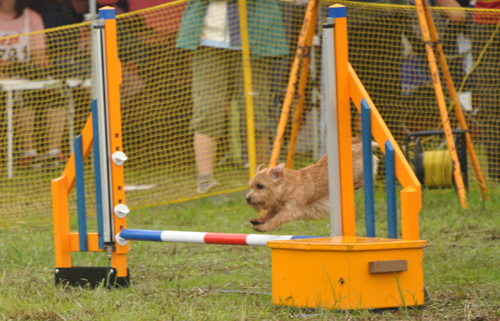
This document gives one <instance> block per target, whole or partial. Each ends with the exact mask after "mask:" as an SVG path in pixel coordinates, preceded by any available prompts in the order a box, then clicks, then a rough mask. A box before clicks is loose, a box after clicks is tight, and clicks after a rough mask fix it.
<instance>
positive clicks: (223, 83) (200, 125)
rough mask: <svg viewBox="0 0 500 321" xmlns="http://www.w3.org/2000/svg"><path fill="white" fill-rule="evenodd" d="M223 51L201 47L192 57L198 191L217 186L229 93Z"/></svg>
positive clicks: (206, 190) (193, 126) (192, 124)
mask: <svg viewBox="0 0 500 321" xmlns="http://www.w3.org/2000/svg"><path fill="white" fill-rule="evenodd" d="M224 54H225V53H224V50H221V49H214V48H209V47H199V48H198V49H197V51H196V53H195V56H194V59H193V117H192V119H191V124H190V126H191V129H192V130H193V131H194V153H195V160H196V168H197V171H198V192H199V193H201V194H204V193H206V192H208V191H209V190H210V189H211V188H212V187H214V186H216V185H218V182H217V181H216V180H215V178H214V163H215V156H216V151H217V139H218V138H219V137H220V136H221V135H222V129H223V127H224V110H225V102H226V94H227V66H225V59H224Z"/></svg>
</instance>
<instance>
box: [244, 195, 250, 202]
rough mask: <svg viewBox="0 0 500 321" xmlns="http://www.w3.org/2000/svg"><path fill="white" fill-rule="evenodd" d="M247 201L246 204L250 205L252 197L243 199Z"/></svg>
mask: <svg viewBox="0 0 500 321" xmlns="http://www.w3.org/2000/svg"><path fill="white" fill-rule="evenodd" d="M245 199H246V200H247V203H250V202H251V201H252V197H251V196H248V195H247V197H246V198H245Z"/></svg>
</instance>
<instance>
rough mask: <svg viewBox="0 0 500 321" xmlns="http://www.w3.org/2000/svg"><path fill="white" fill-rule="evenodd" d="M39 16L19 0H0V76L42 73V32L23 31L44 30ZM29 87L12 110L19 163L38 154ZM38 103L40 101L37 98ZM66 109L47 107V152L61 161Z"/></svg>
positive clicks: (45, 62) (28, 162)
mask: <svg viewBox="0 0 500 321" xmlns="http://www.w3.org/2000/svg"><path fill="white" fill-rule="evenodd" d="M44 29H45V26H44V23H43V20H42V17H41V16H40V15H39V14H38V13H37V12H35V11H34V10H31V9H29V8H27V7H26V5H25V1H22V0H1V1H0V38H3V37H9V38H6V39H3V40H2V41H0V54H1V56H0V63H1V64H2V72H1V75H0V76H1V77H2V78H12V77H20V78H30V77H33V76H36V77H39V76H40V75H42V76H43V73H44V71H45V70H46V69H47V68H48V60H47V55H46V48H45V35H44V34H43V33H36V34H32V35H23V34H26V33H30V32H34V31H41V30H44ZM33 97H34V95H33V92H32V91H24V92H23V93H22V95H21V99H20V100H19V101H18V104H17V105H18V106H17V109H16V111H15V118H16V121H15V122H16V124H17V125H18V126H17V127H18V128H17V130H18V131H19V132H20V136H21V144H20V147H21V162H20V163H21V165H26V166H29V165H32V164H33V161H34V160H35V158H36V156H37V147H36V146H35V143H34V141H33V132H34V123H35V113H36V110H35V108H34V107H33V105H34V102H35V100H36V99H38V98H39V97H41V95H36V96H35V97H37V98H33ZM37 103H39V101H37ZM64 115H65V111H64V109H63V108H60V107H59V106H57V107H49V108H48V109H47V128H48V133H47V136H48V139H47V141H48V145H47V155H50V157H52V158H55V159H56V160H58V161H59V160H60V161H64V160H65V159H66V157H65V156H64V155H63V153H62V151H61V140H62V130H63V126H62V127H61V126H60V123H61V120H62V121H64V119H65V117H64Z"/></svg>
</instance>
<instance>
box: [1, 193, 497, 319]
mask: <svg viewBox="0 0 500 321" xmlns="http://www.w3.org/2000/svg"><path fill="white" fill-rule="evenodd" d="M376 193H377V195H376V199H377V201H376V208H377V213H381V214H378V217H377V227H378V228H379V230H382V229H384V225H385V223H384V221H385V220H384V217H383V214H382V213H384V211H385V205H384V202H385V196H384V193H385V192H384V190H383V189H382V188H379V189H377V192H376ZM491 194H492V199H491V200H490V201H489V202H483V201H482V200H481V199H480V195H479V193H478V192H477V191H471V193H470V199H471V200H470V208H469V209H468V210H463V209H462V208H461V207H460V206H459V202H458V199H457V196H456V194H455V193H454V192H453V191H452V190H432V191H429V190H426V191H425V192H424V207H423V210H422V212H421V216H420V223H421V225H420V229H421V238H422V239H425V240H427V241H428V242H429V245H428V247H427V248H426V249H425V251H424V255H425V284H426V287H427V289H428V291H429V294H430V296H431V300H430V301H429V302H428V303H427V304H426V305H425V307H424V308H423V309H418V310H415V309H407V310H404V309H403V310H399V311H392V312H389V311H386V312H382V313H381V312H377V313H375V312H370V311H352V312H333V311H322V310H317V311H296V310H292V309H289V308H284V307H276V306H273V305H272V304H271V296H270V292H271V275H270V266H271V262H270V250H269V249H267V248H263V247H259V248H256V247H242V246H222V245H187V244H167V243H148V242H135V243H132V245H131V252H130V253H129V255H128V258H129V268H130V273H131V282H132V286H131V287H130V288H128V289H119V290H113V291H111V292H109V291H107V290H105V289H103V288H100V289H97V290H93V291H92V290H86V289H79V288H77V289H72V288H62V287H55V286H54V273H53V269H54V249H53V236H52V226H51V225H48V224H46V223H44V224H41V225H39V226H36V224H29V225H28V227H24V228H15V229H0V254H1V255H0V320H288V319H299V320H302V319H307V320H444V319H447V320H499V319H500V268H499V266H500V255H499V254H500V253H499V252H500V215H499V213H498V212H499V207H500V206H499V205H500V188H493V190H492V193H491ZM127 195H128V196H127V198H128V199H131V198H133V197H134V195H133V193H128V194H127ZM243 196H244V193H243V192H238V193H233V194H229V195H221V196H215V197H209V198H205V199H199V200H195V201H191V202H187V203H180V204H174V205H170V206H164V207H158V208H151V209H144V210H137V211H134V212H132V213H130V214H129V216H128V220H127V224H128V227H129V228H138V229H141V228H142V229H159V230H163V229H172V230H184V231H210V232H232V233H252V229H251V225H250V223H248V221H249V219H250V218H251V217H252V216H253V215H254V214H255V213H254V212H253V211H252V210H251V209H250V208H248V207H246V206H245V205H244V201H243ZM356 202H357V204H356V206H357V207H356V208H357V212H358V213H357V220H358V222H357V223H358V232H359V234H363V230H364V228H363V226H364V225H363V224H364V223H363V218H362V215H361V213H362V210H363V204H362V203H363V202H362V191H357V192H356ZM31 223H36V222H31ZM73 223H74V222H73ZM276 234H296V235H327V234H329V226H328V220H322V221H315V222H291V223H288V224H287V225H285V226H284V227H283V228H281V229H280V230H278V231H276ZM380 236H381V237H383V236H384V232H381V233H380ZM73 260H74V265H90V264H91V265H99V266H106V265H107V261H106V258H105V256H104V255H102V254H97V253H87V254H82V253H77V254H73Z"/></svg>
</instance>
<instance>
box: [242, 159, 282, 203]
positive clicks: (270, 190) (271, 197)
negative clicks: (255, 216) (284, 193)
mask: <svg viewBox="0 0 500 321" xmlns="http://www.w3.org/2000/svg"><path fill="white" fill-rule="evenodd" d="M284 167H285V164H279V165H278V166H276V167H273V168H265V166H264V165H263V164H262V165H260V166H259V167H258V168H257V174H255V176H254V178H253V179H252V180H251V181H250V183H249V185H250V188H251V191H250V192H249V193H248V194H247V196H246V201H247V204H248V205H250V206H251V207H253V208H254V209H255V210H256V211H257V212H260V211H261V210H265V209H268V208H269V207H270V206H272V205H274V204H277V202H278V200H279V198H280V196H281V190H282V188H281V186H282V184H283V183H284V180H285V175H284V173H283V168H284Z"/></svg>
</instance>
